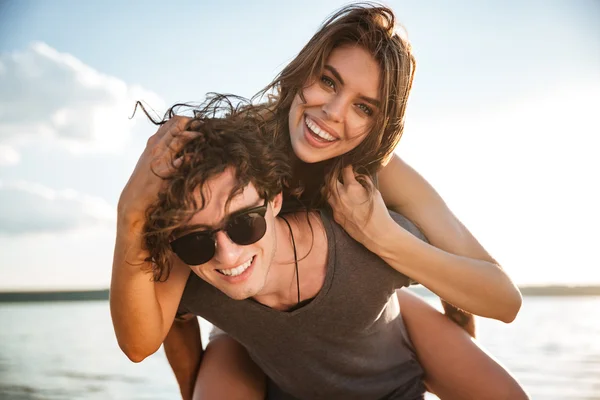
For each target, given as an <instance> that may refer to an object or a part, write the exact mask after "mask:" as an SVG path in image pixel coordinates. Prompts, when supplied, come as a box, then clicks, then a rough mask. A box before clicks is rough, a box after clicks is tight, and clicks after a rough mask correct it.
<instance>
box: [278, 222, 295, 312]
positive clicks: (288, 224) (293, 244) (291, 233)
mask: <svg viewBox="0 0 600 400" xmlns="http://www.w3.org/2000/svg"><path fill="white" fill-rule="evenodd" d="M280 217H281V219H282V220H284V221H285V223H286V224H287V226H288V228H290V236H291V237H292V247H293V248H294V264H296V287H297V288H298V304H300V276H299V274H298V256H297V254H296V242H295V241H294V232H293V231H292V226H291V225H290V223H289V222H288V220H287V219H285V217H284V216H282V215H281V216H280Z"/></svg>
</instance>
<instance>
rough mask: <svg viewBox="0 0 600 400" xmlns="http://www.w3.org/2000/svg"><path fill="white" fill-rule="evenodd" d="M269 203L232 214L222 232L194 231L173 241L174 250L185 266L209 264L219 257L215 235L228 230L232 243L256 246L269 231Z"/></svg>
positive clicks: (216, 230)
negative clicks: (267, 216) (266, 215)
mask: <svg viewBox="0 0 600 400" xmlns="http://www.w3.org/2000/svg"><path fill="white" fill-rule="evenodd" d="M268 204H269V202H268V201H267V200H266V199H265V203H264V204H263V205H262V206H258V207H254V208H248V209H246V210H242V211H238V212H236V213H233V214H231V215H230V216H229V217H228V218H227V220H226V222H225V224H224V226H223V227H221V228H219V229H215V230H210V231H198V232H192V233H189V234H187V235H185V236H182V237H180V238H177V239H175V240H173V241H172V242H171V249H172V250H173V252H174V253H175V254H177V256H178V257H179V258H180V259H181V261H183V262H184V263H186V264H188V265H200V264H204V263H207V262H209V261H210V260H211V259H212V258H213V257H214V256H215V251H216V247H217V243H216V241H215V235H216V233H217V232H219V231H224V232H225V233H226V234H227V236H229V239H231V241H232V242H234V243H236V244H239V245H241V246H247V245H250V244H253V243H256V242H258V241H259V240H260V239H262V238H263V236H265V232H266V231H267V221H266V220H265V214H266V212H267V206H268Z"/></svg>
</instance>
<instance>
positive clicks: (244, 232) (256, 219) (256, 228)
mask: <svg viewBox="0 0 600 400" xmlns="http://www.w3.org/2000/svg"><path fill="white" fill-rule="evenodd" d="M266 231H267V221H265V218H264V217H263V216H262V215H260V214H258V213H250V214H247V215H240V216H239V217H237V218H235V219H233V220H232V221H231V222H230V223H229V226H228V227H227V235H229V238H230V239H231V240H232V241H234V242H235V243H237V244H240V245H242V246H245V245H249V244H252V243H256V242H258V241H259V240H260V239H262V237H263V236H264V235H265V232H266Z"/></svg>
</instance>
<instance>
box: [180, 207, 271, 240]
mask: <svg viewBox="0 0 600 400" xmlns="http://www.w3.org/2000/svg"><path fill="white" fill-rule="evenodd" d="M260 201H262V202H264V200H263V199H260V198H259V199H258V200H257V201H256V202H257V203H258V202H260ZM262 205H263V203H260V204H254V205H252V204H251V205H249V206H247V207H242V208H240V209H237V210H235V211H232V212H229V213H227V215H226V216H225V217H224V218H223V220H227V219H228V218H230V217H232V216H235V215H237V214H241V213H243V212H244V211H246V210H251V209H253V208H257V207H260V206H262ZM221 222H223V221H221ZM214 229H215V226H214V225H206V224H192V225H188V226H185V227H182V228H181V231H182V233H184V234H187V233H190V232H194V231H198V230H208V231H211V230H214Z"/></svg>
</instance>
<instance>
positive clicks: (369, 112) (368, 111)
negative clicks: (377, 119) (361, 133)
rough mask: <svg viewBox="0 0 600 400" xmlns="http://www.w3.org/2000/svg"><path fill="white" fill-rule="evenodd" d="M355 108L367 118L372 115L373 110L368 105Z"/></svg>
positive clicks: (359, 105)
mask: <svg viewBox="0 0 600 400" xmlns="http://www.w3.org/2000/svg"><path fill="white" fill-rule="evenodd" d="M357 107H358V108H360V110H361V111H362V112H364V113H365V114H366V115H368V116H371V115H373V109H372V108H371V107H369V106H368V105H366V104H358V105H357Z"/></svg>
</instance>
